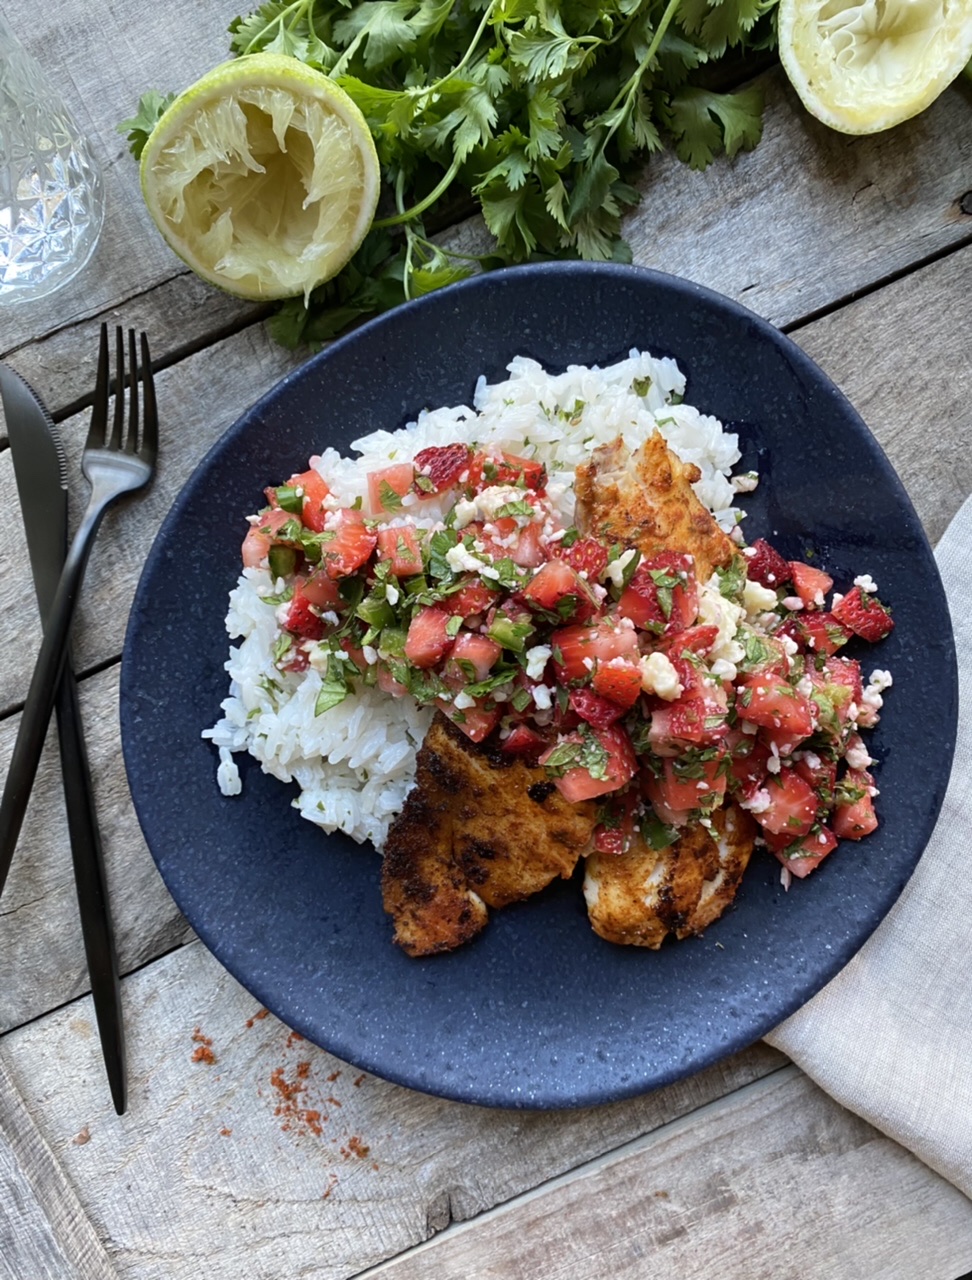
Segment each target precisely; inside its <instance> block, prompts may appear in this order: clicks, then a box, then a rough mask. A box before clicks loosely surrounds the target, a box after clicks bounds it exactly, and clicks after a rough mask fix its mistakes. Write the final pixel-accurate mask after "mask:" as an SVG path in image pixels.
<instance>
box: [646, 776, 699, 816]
mask: <svg viewBox="0 0 972 1280" xmlns="http://www.w3.org/2000/svg"><path fill="white" fill-rule="evenodd" d="M642 786H643V787H644V791H645V795H646V796H647V797H648V799H649V800H650V801H651V807H652V808H653V809H654V811H655V813H656V814H657V816H658V818H659V820H660V821H661V822H664V823H667V825H668V826H670V827H683V826H685V824H686V823H687V822H688V821H689V820H690V819H691V817H692V810H691V809H673V808H672V807H671V805H669V804H668V802H667V801H666V799H665V788H664V787H663V786H662V782H661V779H660V778H656V777H655V775H654V774H653V773H652V772H651V770H650V769H646V770H645V771H644V773H643V774H642Z"/></svg>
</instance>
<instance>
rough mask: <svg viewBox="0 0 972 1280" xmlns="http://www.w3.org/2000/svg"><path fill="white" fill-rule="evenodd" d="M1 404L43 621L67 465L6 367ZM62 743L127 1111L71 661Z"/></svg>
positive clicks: (97, 964) (0, 380) (117, 1091)
mask: <svg viewBox="0 0 972 1280" xmlns="http://www.w3.org/2000/svg"><path fill="white" fill-rule="evenodd" d="M0 399H2V401H3V408H4V414H5V417H6V421H7V436H8V439H9V441H10V453H11V456H12V458H13V464H14V476H15V478H16V482H17V492H18V494H19V495H20V506H21V511H22V514H23V521H24V529H25V532H26V535H27V549H28V554H29V556H30V567H31V573H32V575H33V579H34V590H35V592H36V595H37V603H38V606H39V608H40V614H41V620H42V622H43V621H44V620H45V619H46V617H47V613H48V610H49V609H50V606H51V604H52V603H53V600H54V595H55V593H56V591H57V585H58V581H59V580H60V576H61V566H62V565H63V563H64V557H65V554H66V552H67V543H68V488H67V467H66V464H65V458H64V451H63V448H62V446H61V439H60V436H59V434H58V431H57V428H56V427H55V425H54V421H53V419H52V418H51V416H50V414H49V413H48V411H47V409H46V408H45V406H44V404H43V403H42V401H41V400H40V397H39V396H38V395H37V394H36V393H35V392H34V390H33V388H32V387H30V386H29V384H28V383H27V382H25V381H24V379H23V378H21V377H20V375H19V374H17V373H15V372H14V371H13V370H12V369H10V368H8V367H6V366H5V365H2V364H0ZM55 709H56V713H57V728H58V742H59V746H60V755H61V772H62V775H63V778H64V798H65V806H66V809H67V816H68V832H69V836H70V842H71V857H72V861H73V864H74V879H75V884H76V887H77V896H78V909H79V912H80V915H81V932H82V937H83V940H84V950H85V958H86V960H87V965H88V976H89V978H90V981H91V995H92V999H93V1002H94V1007H95V1017H96V1020H97V1023H98V1034H99V1037H100V1040H101V1049H102V1054H103V1056H104V1060H105V1069H106V1071H107V1074H108V1084H109V1088H110V1090H111V1096H112V1101H113V1103H114V1106H115V1110H116V1111H117V1112H118V1114H119V1115H122V1114H124V1111H125V1107H126V1102H127V1098H126V1094H127V1085H126V1072H125V1040H124V1028H123V1024H122V1016H121V991H120V984H119V980H118V960H117V956H116V952H115V942H114V935H113V931H112V925H111V913H110V909H109V904H108V888H107V881H106V878H105V867H104V853H103V850H102V845H101V836H100V833H99V830H98V822H97V815H96V813H95V807H94V794H93V789H92V786H91V775H90V769H89V766H88V755H87V749H86V747H85V744H84V734H83V730H82V724H81V709H80V704H79V701H78V688H77V681H76V680H75V677H74V670H73V667H72V665H71V661H70V657H69V658H68V664H67V667H66V668H65V673H64V677H63V679H62V680H61V683H60V685H59V687H58V691H57V701H56V704H55Z"/></svg>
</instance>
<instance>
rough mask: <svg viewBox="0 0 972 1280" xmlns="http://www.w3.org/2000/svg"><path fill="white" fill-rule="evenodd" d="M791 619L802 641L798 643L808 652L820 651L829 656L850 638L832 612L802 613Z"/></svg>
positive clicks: (846, 630) (848, 632)
mask: <svg viewBox="0 0 972 1280" xmlns="http://www.w3.org/2000/svg"><path fill="white" fill-rule="evenodd" d="M791 621H792V623H793V625H794V626H795V628H796V630H797V631H798V632H799V633H800V636H801V639H802V641H803V643H802V644H801V645H800V647H801V649H805V650H806V651H807V652H809V653H820V654H823V655H824V656H825V657H829V655H830V654H832V653H836V652H837V650H838V649H839V648H840V647H841V645H845V644H846V643H847V641H848V640H849V639H850V638H851V633H850V631H848V629H847V628H846V627H845V626H844V625H843V623H841V622H839V621H838V620H837V618H836V617H835V616H834V614H833V613H819V612H814V613H804V614H801V615H800V617H798V618H793V619H791Z"/></svg>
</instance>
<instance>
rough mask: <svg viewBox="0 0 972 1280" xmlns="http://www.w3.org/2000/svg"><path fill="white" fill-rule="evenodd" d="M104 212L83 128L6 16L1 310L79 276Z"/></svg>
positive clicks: (0, 107)
mask: <svg viewBox="0 0 972 1280" xmlns="http://www.w3.org/2000/svg"><path fill="white" fill-rule="evenodd" d="M104 211H105V202H104V187H103V185H102V181H101V174H100V172H99V171H98V169H97V167H96V165H95V163H94V161H93V159H92V157H91V153H90V151H89V150H88V145H87V143H86V142H85V140H84V138H83V137H82V135H81V132H80V130H79V129H78V126H77V124H76V123H75V121H74V119H73V117H72V116H71V113H70V112H69V111H68V109H67V107H66V106H65V105H64V103H63V102H62V101H61V99H60V96H59V94H58V93H57V91H56V90H55V88H54V86H53V85H52V84H51V82H50V81H49V80H48V78H47V77H46V75H45V74H44V72H43V71H42V70H41V68H40V66H39V65H38V64H37V62H36V61H35V59H34V58H33V57H32V56H31V55H30V54H29V53H28V52H27V50H26V49H25V48H24V47H23V45H22V44H21V43H20V42H19V41H18V39H17V37H16V36H15V35H14V34H13V32H12V31H11V30H10V27H9V26H8V24H7V22H6V21H5V19H4V18H3V16H2V15H0V306H3V305H9V304H10V303H16V302H21V301H23V302H26V301H31V300H33V299H35V298H42V297H44V296H45V295H46V294H49V293H52V292H53V291H54V290H55V289H59V288H60V287H61V285H63V284H66V283H67V282H68V281H69V280H70V279H72V278H73V277H74V276H75V275H77V273H78V272H79V271H80V270H81V268H82V267H83V266H84V264H85V263H86V262H87V261H88V259H89V258H90V257H91V254H92V252H93V250H94V247H95V245H96V244H97V241H98V236H99V234H100V232H101V224H102V222H103V221H104Z"/></svg>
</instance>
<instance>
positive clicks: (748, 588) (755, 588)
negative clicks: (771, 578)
mask: <svg viewBox="0 0 972 1280" xmlns="http://www.w3.org/2000/svg"><path fill="white" fill-rule="evenodd" d="M775 607H776V592H775V591H770V589H769V587H764V586H763V584H762V583H761V582H754V581H753V579H752V578H747V579H746V585H745V586H744V587H743V608H744V609H745V610H746V613H747V614H748V615H749V616H750V617H754V616H755V615H756V614H758V613H762V612H763V611H764V610H765V609H774V608H775Z"/></svg>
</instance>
